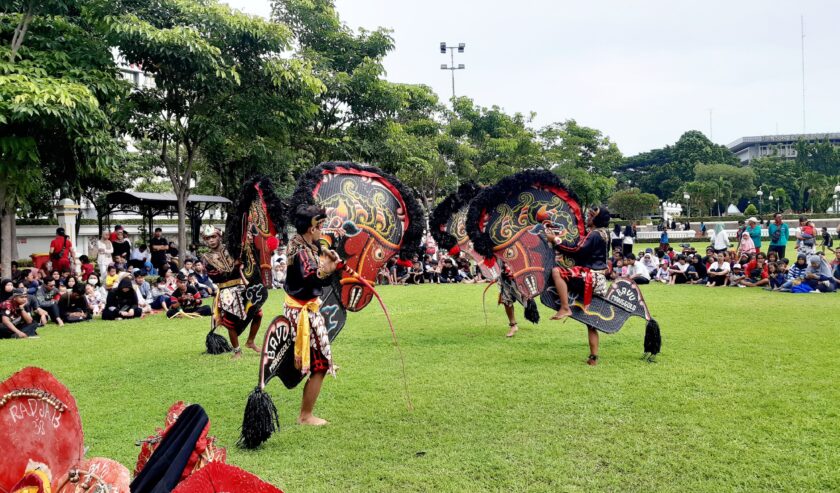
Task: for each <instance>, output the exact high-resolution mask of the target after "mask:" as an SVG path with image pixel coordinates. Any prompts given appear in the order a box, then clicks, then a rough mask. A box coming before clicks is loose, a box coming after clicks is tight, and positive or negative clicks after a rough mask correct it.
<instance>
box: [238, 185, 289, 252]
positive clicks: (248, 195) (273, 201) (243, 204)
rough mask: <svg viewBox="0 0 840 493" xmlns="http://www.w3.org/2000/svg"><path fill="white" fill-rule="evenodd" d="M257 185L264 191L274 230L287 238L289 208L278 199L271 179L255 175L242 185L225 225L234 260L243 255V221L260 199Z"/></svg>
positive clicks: (264, 198)
mask: <svg viewBox="0 0 840 493" xmlns="http://www.w3.org/2000/svg"><path fill="white" fill-rule="evenodd" d="M256 184H259V185H260V190H262V193H263V200H264V201H265V205H266V209H267V210H268V218H269V219H271V222H272V223H274V228H275V229H276V230H277V233H278V234H279V235H280V237H281V238H285V236H286V210H287V209H288V206H287V205H286V204H285V203H284V202H283V200H281V199H280V198H279V197H277V194H276V193H275V192H274V184H272V183H271V179H269V178H268V177H267V176H264V175H259V174H258V175H254V176H253V177H251V178H249V179H248V180H246V181H245V184H244V185H242V191H241V192H240V194H239V197H238V200H237V201H236V207H235V208H234V210H233V212H232V213H231V214H229V215H228V219H227V223H226V224H225V245H227V248H228V252H229V253H230V256H231V258H233V259H234V260H237V259H239V256H240V255H241V254H242V220H243V219H244V217H245V215H246V214H247V213H248V208H249V207H251V203H252V202H253V201H254V200H256V199H257V197H258V194H257V189H256V188H255V187H254V185H256Z"/></svg>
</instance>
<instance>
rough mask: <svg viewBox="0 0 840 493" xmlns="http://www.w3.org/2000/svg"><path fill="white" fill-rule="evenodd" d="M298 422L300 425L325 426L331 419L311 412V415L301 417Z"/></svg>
mask: <svg viewBox="0 0 840 493" xmlns="http://www.w3.org/2000/svg"><path fill="white" fill-rule="evenodd" d="M297 423H298V424H299V425H309V426H324V425H326V424H329V421H327V420H326V419H321V418H319V417H317V416H313V415H311V414H310V415H309V416H301V417H299V418H298V420H297Z"/></svg>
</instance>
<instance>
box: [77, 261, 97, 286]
mask: <svg viewBox="0 0 840 493" xmlns="http://www.w3.org/2000/svg"><path fill="white" fill-rule="evenodd" d="M79 262H81V264H82V281H87V280H88V277H90V276H91V274H93V270H94V269H93V263H91V261H90V258H89V257H88V256H87V255H82V256H81V257H79Z"/></svg>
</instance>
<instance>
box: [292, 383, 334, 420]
mask: <svg viewBox="0 0 840 493" xmlns="http://www.w3.org/2000/svg"><path fill="white" fill-rule="evenodd" d="M326 374H327V372H325V371H319V372H318V373H312V374H311V375H309V379H308V380H307V381H306V385H304V387H303V400H302V401H301V404H300V416H298V420H297V422H298V424H301V425H314V426H320V425H325V424H327V420H325V419H321V418H319V417H316V416H314V415H313V414H312V409H313V408H314V407H315V402H316V401H317V400H318V394H320V393H321V384H322V383H324V375H326Z"/></svg>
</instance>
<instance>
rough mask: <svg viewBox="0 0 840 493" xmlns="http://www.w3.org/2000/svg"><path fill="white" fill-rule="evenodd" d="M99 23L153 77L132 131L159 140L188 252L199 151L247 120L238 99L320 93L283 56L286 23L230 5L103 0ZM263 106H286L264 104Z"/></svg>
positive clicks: (132, 103) (132, 112)
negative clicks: (257, 92) (265, 92)
mask: <svg viewBox="0 0 840 493" xmlns="http://www.w3.org/2000/svg"><path fill="white" fill-rule="evenodd" d="M95 10H96V13H97V14H98V17H99V18H100V19H101V23H100V28H101V29H102V30H103V31H104V32H106V33H107V36H108V39H109V40H110V41H111V42H112V43H113V44H114V45H115V46H117V47H118V48H119V50H120V52H121V53H122V55H123V56H124V57H125V58H126V60H128V61H129V62H131V63H136V64H138V65H140V66H142V67H143V69H144V70H145V71H146V72H147V73H149V74H151V75H152V76H153V77H154V81H155V87H143V88H140V89H139V90H137V91H135V92H134V93H133V94H132V95H131V97H130V99H129V105H127V117H128V121H129V124H130V125H129V129H130V131H131V135H132V136H133V137H134V138H137V139H141V138H147V139H150V140H153V141H155V142H157V143H158V144H159V145H160V164H161V166H162V167H163V168H164V169H165V170H166V172H167V175H168V177H169V180H170V181H171V183H172V188H173V191H174V193H175V196H176V198H177V202H178V243H179V245H181V248H180V250H181V261H182V262H183V260H184V258H185V253H186V248H185V245H186V244H187V236H186V206H187V198H188V196H189V193H190V186H191V182H192V180H193V177H194V172H195V167H196V163H197V158H198V156H199V154H200V152H201V150H202V149H203V148H204V146H205V145H207V143H208V142H209V141H210V140H211V139H213V138H214V137H216V136H217V135H218V134H219V133H221V132H223V128H222V126H223V127H226V128H236V127H238V126H247V123H248V122H247V121H243V115H244V113H243V112H242V111H239V110H240V109H241V108H239V107H238V106H236V105H235V104H234V103H233V101H234V100H236V101H241V99H240V98H238V97H237V96H239V95H241V94H248V95H251V96H253V94H252V93H251V92H250V91H252V90H256V89H257V88H262V90H265V89H266V88H271V89H272V90H273V89H276V90H281V91H282V90H289V89H288V88H289V87H292V88H294V90H293V91H295V90H296V91H300V92H303V93H306V92H307V91H310V90H311V91H310V92H317V90H318V88H319V87H320V84H319V83H318V81H317V80H316V79H315V78H313V77H312V75H311V73H310V72H309V70H308V68H307V66H306V65H305V64H304V63H302V62H301V61H300V60H297V59H290V58H284V57H282V56H281V54H282V52H283V51H284V50H287V49H288V48H289V47H290V44H289V41H290V32H289V30H288V29H287V28H286V26H284V25H282V24H279V23H270V22H267V21H265V20H263V19H260V18H258V17H252V16H248V15H245V14H242V13H239V12H236V11H232V10H231V9H230V8H229V7H227V6H226V5H222V4H219V3H217V2H215V1H213V0H208V1H201V2H199V1H191V0H162V1H160V2H155V3H154V4H147V3H145V2H135V1H133V0H124V1H117V2H110V1H106V0H101V1H100V2H98V3H97V4H96V9H95ZM264 111H266V112H275V111H282V109H281V108H277V107H269V108H265V109H264Z"/></svg>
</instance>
